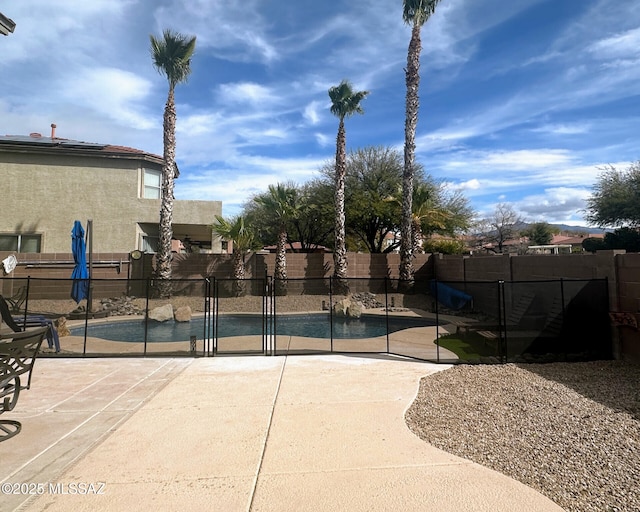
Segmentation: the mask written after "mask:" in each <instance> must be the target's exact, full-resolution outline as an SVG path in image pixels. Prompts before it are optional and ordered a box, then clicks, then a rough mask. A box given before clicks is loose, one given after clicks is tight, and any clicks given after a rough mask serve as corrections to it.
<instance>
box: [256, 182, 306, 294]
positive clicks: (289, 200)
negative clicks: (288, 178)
mask: <svg viewBox="0 0 640 512" xmlns="http://www.w3.org/2000/svg"><path fill="white" fill-rule="evenodd" d="M254 201H256V202H257V203H258V204H259V205H260V206H263V207H264V208H267V209H269V210H270V211H271V212H272V213H274V214H275V217H276V219H277V220H278V238H277V242H276V268H275V272H274V277H275V278H276V279H277V280H279V281H280V284H279V285H278V286H280V287H281V288H280V289H284V282H285V280H286V279H287V248H286V244H287V222H288V221H289V220H291V219H292V218H294V217H295V215H296V209H297V191H296V188H295V186H294V185H293V184H291V183H285V184H282V183H278V184H276V185H269V191H268V193H267V194H264V195H260V196H257V197H256V198H254Z"/></svg>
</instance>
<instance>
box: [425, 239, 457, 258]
mask: <svg viewBox="0 0 640 512" xmlns="http://www.w3.org/2000/svg"><path fill="white" fill-rule="evenodd" d="M464 249H465V248H464V242H463V241H462V240H451V239H450V238H436V239H431V240H427V241H426V242H425V243H424V252H427V253H432V254H433V253H440V254H464Z"/></svg>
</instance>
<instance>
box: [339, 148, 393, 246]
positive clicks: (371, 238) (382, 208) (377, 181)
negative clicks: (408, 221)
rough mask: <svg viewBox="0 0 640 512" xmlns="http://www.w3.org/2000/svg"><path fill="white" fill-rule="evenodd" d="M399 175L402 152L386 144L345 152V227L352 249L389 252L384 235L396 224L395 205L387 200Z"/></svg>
mask: <svg viewBox="0 0 640 512" xmlns="http://www.w3.org/2000/svg"><path fill="white" fill-rule="evenodd" d="M401 175H402V156H401V155H400V153H399V152H398V151H396V150H395V149H392V148H389V147H382V146H368V147H366V148H360V149H357V150H355V151H351V152H349V154H348V155H347V168H346V180H345V183H346V190H347V191H346V206H345V208H346V227H347V233H348V234H349V242H350V245H351V246H352V247H351V248H352V250H361V251H367V252H372V253H380V252H391V251H392V250H393V249H395V247H396V245H395V244H392V245H387V242H388V238H387V235H389V234H390V233H394V232H395V231H396V230H397V227H398V219H399V213H400V211H399V207H398V206H399V205H398V204H395V203H393V202H390V201H389V198H390V197H392V196H393V195H394V194H395V193H396V191H397V190H398V187H399V186H400V179H401V178H400V177H401Z"/></svg>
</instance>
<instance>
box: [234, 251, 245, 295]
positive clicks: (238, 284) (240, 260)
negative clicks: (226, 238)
mask: <svg viewBox="0 0 640 512" xmlns="http://www.w3.org/2000/svg"><path fill="white" fill-rule="evenodd" d="M232 261H233V278H234V279H235V280H234V282H233V293H234V294H235V296H236V297H239V296H241V295H244V292H245V286H244V254H243V253H242V252H240V251H236V250H234V251H233V260H232Z"/></svg>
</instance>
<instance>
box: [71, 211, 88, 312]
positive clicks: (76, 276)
mask: <svg viewBox="0 0 640 512" xmlns="http://www.w3.org/2000/svg"><path fill="white" fill-rule="evenodd" d="M71 252H72V253H73V261H74V262H75V266H74V267H73V272H72V273H71V279H73V285H72V286H71V298H72V299H73V300H75V301H76V302H80V301H81V300H82V299H86V298H87V296H88V295H89V271H88V270H87V255H86V245H85V242H84V229H83V228H82V224H81V223H80V221H79V220H77V221H75V222H74V223H73V230H72V231H71Z"/></svg>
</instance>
